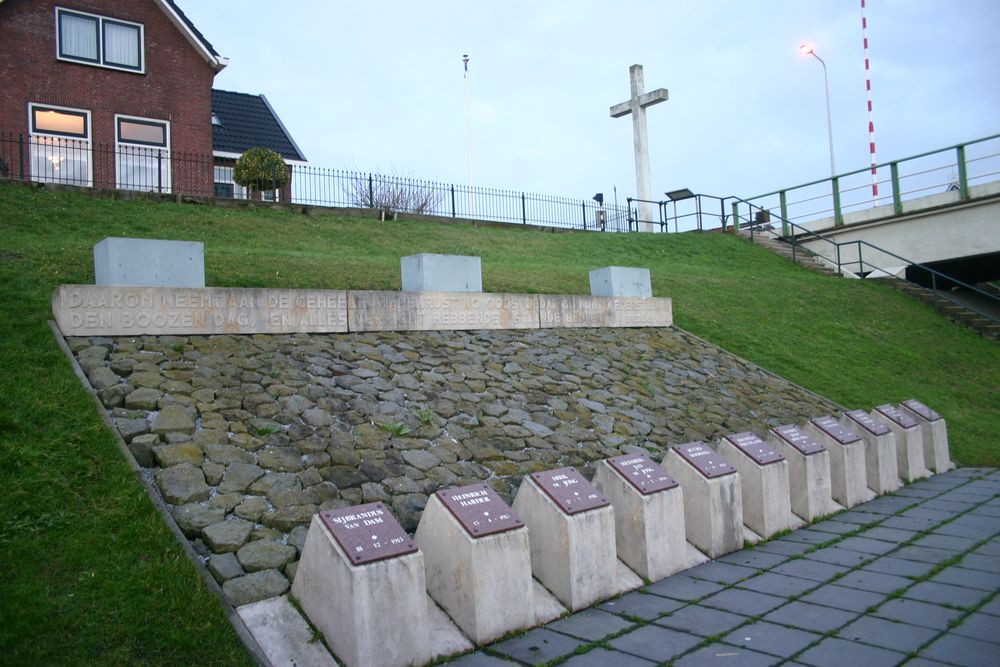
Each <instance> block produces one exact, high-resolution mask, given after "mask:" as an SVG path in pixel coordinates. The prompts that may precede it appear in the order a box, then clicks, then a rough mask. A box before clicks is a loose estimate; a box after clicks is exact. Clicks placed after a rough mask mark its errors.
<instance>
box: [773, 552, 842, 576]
mask: <svg viewBox="0 0 1000 667" xmlns="http://www.w3.org/2000/svg"><path fill="white" fill-rule="evenodd" d="M823 551H825V550H823ZM818 553H820V552H819V551H816V552H814V553H811V554H808V555H807V556H806V557H805V558H800V559H798V560H790V561H788V562H787V563H784V564H783V565H779V566H778V567H776V568H774V570H772V572H777V573H779V574H787V575H790V576H793V577H802V578H803V579H812V580H813V581H817V582H823V581H829V580H830V579H833V578H834V577H835V576H837V575H838V574H841V573H842V572H847V571H848V570H849V569H850V568H847V567H844V566H842V565H834V564H832V563H824V562H823V561H821V560H814V559H813V558H812V556H813V555H814V554H818ZM846 553H849V554H852V555H854V556H857V555H858V554H856V553H855V552H852V551H848V552H846ZM858 562H859V563H860V562H861V561H860V560H859V561H858Z"/></svg>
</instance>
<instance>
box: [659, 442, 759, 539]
mask: <svg viewBox="0 0 1000 667" xmlns="http://www.w3.org/2000/svg"><path fill="white" fill-rule="evenodd" d="M680 452H683V454H682V453H680ZM693 461H697V462H698V465H695V463H693ZM663 467H664V468H665V469H666V471H667V474H668V475H670V476H671V477H673V478H674V479H675V480H677V481H678V482H680V485H681V488H682V489H684V527H685V531H686V533H687V540H688V542H690V543H691V544H693V545H694V546H696V547H697V548H698V549H699V550H701V551H702V552H703V553H704V554H705V555H707V556H708V557H709V558H718V557H719V556H722V555H725V554H727V553H730V552H732V551H737V550H739V549H741V548H743V493H742V491H741V489H740V475H739V473H738V472H736V469H735V468H733V467H732V466H730V465H729V464H728V463H726V461H724V460H723V459H722V457H720V456H719V455H718V454H716V453H715V452H714V451H713V450H712V449H711V448H710V447H709V446H708V445H706V444H705V443H703V442H690V443H687V444H684V445H678V446H676V447H671V448H670V449H669V450H667V453H666V455H665V456H664V457H663ZM703 471H707V473H708V475H712V476H711V477H709V476H706V472H703Z"/></svg>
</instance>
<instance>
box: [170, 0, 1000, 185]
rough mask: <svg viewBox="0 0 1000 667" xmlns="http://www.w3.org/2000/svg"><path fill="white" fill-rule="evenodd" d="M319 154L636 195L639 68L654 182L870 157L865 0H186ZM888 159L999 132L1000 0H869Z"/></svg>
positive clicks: (731, 177) (780, 180) (739, 181)
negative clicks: (654, 94)
mask: <svg viewBox="0 0 1000 667" xmlns="http://www.w3.org/2000/svg"><path fill="white" fill-rule="evenodd" d="M178 4H179V5H180V6H181V8H182V9H183V10H184V12H185V13H186V14H187V15H188V16H189V18H191V20H192V21H193V22H194V23H195V25H196V26H197V27H198V28H199V29H200V30H201V31H202V33H203V34H204V35H205V36H206V37H207V39H208V40H209V41H210V42H212V44H213V45H214V46H215V48H216V50H217V51H218V52H219V53H220V54H222V55H223V56H225V57H227V58H229V60H230V64H229V66H228V67H227V68H226V69H225V70H223V71H222V73H221V74H219V75H218V76H217V77H216V79H215V87H216V88H221V89H224V90H233V91H239V92H247V93H263V94H264V95H266V96H267V98H268V100H269V101H270V102H271V104H272V106H273V107H274V108H275V110H276V111H277V113H278V115H279V116H280V117H281V118H282V120H283V121H284V123H285V125H286V127H287V128H288V129H289V131H290V132H291V134H292V136H293V137H294V139H295V141H296V142H297V143H298V145H299V146H300V147H301V149H302V150H303V151H304V152H305V154H306V157H307V158H308V159H309V161H310V163H311V164H313V165H315V166H319V167H331V168H339V169H359V170H364V171H382V172H390V173H397V174H401V175H405V176H412V177H415V178H423V179H429V180H437V181H445V182H454V183H468V182H469V174H468V166H467V147H466V105H465V81H464V79H463V70H462V54H464V53H468V54H469V56H470V58H471V62H470V65H469V74H470V78H469V88H470V97H471V109H472V113H471V117H472V162H473V179H474V182H475V184H476V185H482V186H491V187H496V188H501V189H511V190H519V191H521V190H523V191H526V192H535V193H543V194H553V195H563V196H569V197H580V198H583V199H589V198H590V197H591V196H592V195H593V194H594V193H595V192H598V191H603V192H604V193H605V194H606V197H607V199H608V200H611V199H612V197H613V194H612V193H613V188H614V187H615V186H617V191H618V196H619V199H620V200H622V201H624V198H625V197H626V196H628V195H634V194H635V176H634V173H635V172H634V168H633V156H632V123H631V117H630V116H627V117H624V118H618V119H612V118H611V117H610V115H609V113H608V109H609V107H610V106H612V105H613V104H616V103H618V102H622V101H624V100H625V99H626V98H627V97H628V94H629V81H628V68H629V66H630V65H632V64H636V63H638V64H642V65H643V66H644V67H645V80H646V89H647V90H652V89H654V88H660V87H663V88H667V89H668V90H669V92H670V100H669V101H668V102H665V103H661V104H659V105H657V106H655V107H653V108H651V109H650V110H649V111H648V123H649V140H650V159H651V164H652V179H653V188H654V191H655V192H656V193H657V194H659V193H661V192H663V191H665V190H672V189H676V188H681V187H689V188H691V189H692V190H694V191H695V192H699V193H705V194H714V195H731V194H735V195H741V196H752V195H756V194H761V193H763V192H767V191H771V190H776V189H778V188H781V187H787V186H791V185H795V184H798V183H802V182H805V181H811V180H814V179H819V178H823V177H825V176H828V175H829V171H830V167H829V165H830V161H829V151H828V148H827V145H828V144H827V123H826V108H825V102H824V93H823V71H822V67H821V66H820V63H819V62H818V61H817V60H816V59H814V58H811V57H808V56H803V55H802V54H800V52H799V49H798V47H799V44H800V43H802V42H804V41H808V42H811V43H813V44H814V45H815V48H816V52H817V54H818V55H820V57H822V58H823V59H824V60H825V61H826V64H827V67H828V68H829V77H830V95H831V98H832V106H833V136H834V143H835V154H836V162H837V169H838V171H847V170H853V169H860V168H863V167H865V166H866V165H867V164H868V162H869V155H868V119H867V107H866V98H865V70H864V53H863V46H862V32H861V2H860V0H795V1H790V0H767V1H766V2H765V1H763V0H752V1H750V0H747V1H743V0H696V1H693V2H680V1H678V0H672V1H671V0H659V1H654V0H647V1H640V0H617V1H616V2H613V3H612V2H608V1H605V2H597V1H591V0H573V1H570V0H565V1H563V0H551V1H549V0H503V1H491V2H477V1H474V0H466V1H465V2H459V1H450V0H448V1H446V0H421V1H420V2H414V1H410V0H407V1H404V0H366V1H365V2H356V1H355V2H347V1H333V0H287V1H286V2H283V3H274V2H272V1H264V0H212V1H211V2H204V1H201V2H196V1H195V0H178ZM867 13H868V28H869V29H868V36H869V42H870V54H871V70H872V91H873V101H874V113H875V131H876V145H877V149H878V159H879V161H880V162H881V161H887V160H890V159H896V158H901V157H906V156H908V155H912V154H915V153H921V152H924V151H928V150H932V149H936V148H941V147H945V146H949V145H952V144H956V143H959V142H963V141H967V140H970V139H975V138H979V137H982V136H986V135H990V134H994V133H998V132H1000V49H998V48H997V46H996V29H997V27H998V26H1000V2H997V0H952V1H949V2H945V1H942V0H868V10H867Z"/></svg>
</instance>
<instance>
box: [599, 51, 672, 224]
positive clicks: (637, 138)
mask: <svg viewBox="0 0 1000 667" xmlns="http://www.w3.org/2000/svg"><path fill="white" fill-rule="evenodd" d="M628 74H629V80H630V81H631V84H632V96H631V98H629V99H628V100H626V101H624V102H622V103H621V104H616V105H614V106H613V107H611V117H612V118H621V117H622V116H627V115H628V114H632V142H633V144H634V147H635V189H636V197H637V198H638V199H646V200H652V199H653V187H652V185H651V184H650V176H649V139H648V137H647V134H646V107H651V106H653V105H654V104H659V103H660V102H666V101H667V89H666V88H657V89H656V90H653V91H650V92H648V93H644V92H642V90H643V88H644V87H645V84H644V83H643V80H642V65H632V66H631V67H629V68H628ZM638 204H639V219H640V220H642V221H643V222H644V223H645V224H643V225H642V227H641V229H642V231H644V232H651V231H653V225H652V224H651V223H652V221H654V220H655V221H658V220H659V217H656V209H655V208H654V206H653V204H648V203H646V202H638Z"/></svg>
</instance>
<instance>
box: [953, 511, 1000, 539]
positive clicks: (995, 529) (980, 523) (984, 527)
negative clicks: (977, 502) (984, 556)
mask: <svg viewBox="0 0 1000 667" xmlns="http://www.w3.org/2000/svg"><path fill="white" fill-rule="evenodd" d="M952 523H957V524H958V525H960V526H972V527H973V528H978V529H979V530H981V531H982V534H983V537H990V536H993V535H996V534H997V533H1000V519H998V518H996V517H992V516H983V515H982V514H973V513H972V512H966V513H965V514H963V515H962V516H960V517H958V518H957V519H955V520H954V521H953V522H952Z"/></svg>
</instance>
